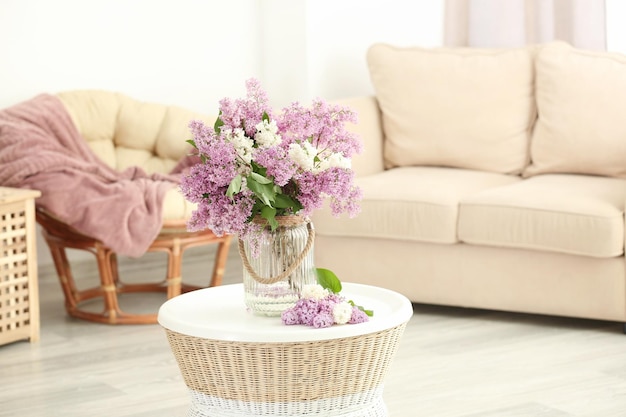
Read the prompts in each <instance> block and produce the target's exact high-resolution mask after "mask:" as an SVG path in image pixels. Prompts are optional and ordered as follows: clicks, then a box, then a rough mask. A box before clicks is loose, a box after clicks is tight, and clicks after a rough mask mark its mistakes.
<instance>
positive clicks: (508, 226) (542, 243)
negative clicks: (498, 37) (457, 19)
mask: <svg viewBox="0 0 626 417" xmlns="http://www.w3.org/2000/svg"><path fill="white" fill-rule="evenodd" d="M367 61H368V65H369V70H370V76H371V80H372V83H373V86H374V89H375V92H376V95H375V97H360V98H352V99H348V100H344V101H343V103H344V104H348V105H351V106H353V108H355V109H356V110H357V111H358V112H359V119H360V122H359V124H358V125H356V126H354V129H355V130H356V131H357V132H358V133H360V134H361V136H362V138H363V140H364V144H365V151H364V153H363V154H362V155H360V156H359V157H358V158H356V159H355V160H354V165H353V166H354V168H355V170H356V171H357V174H358V183H359V185H360V186H361V187H362V189H363V193H364V199H363V201H362V212H361V214H360V215H359V216H358V217H357V218H354V219H347V218H340V219H335V218H333V217H332V216H331V215H330V214H329V212H328V211H326V210H322V211H319V212H318V213H315V215H314V217H313V221H314V224H315V227H316V231H317V238H316V242H315V251H316V265H317V266H318V267H325V268H330V269H332V270H333V271H335V272H336V273H337V274H338V275H339V277H340V278H341V279H342V280H345V281H352V282H360V283H366V284H372V285H378V286H383V287H387V288H391V289H394V290H397V291H399V292H401V293H403V294H405V295H406V296H407V297H409V298H410V299H411V300H412V301H414V302H418V303H429V304H442V305H451V306H463V307H476V308H485V309H495V310H506V311H516V312H528V313H539V314H548V315H558V316H572V317H584V318H591V319H600V320H609V321H621V322H624V321H626V270H625V262H624V261H625V260H624V202H625V200H626V179H625V178H626V57H624V56H621V55H618V54H614V53H599V52H590V51H584V50H578V49H575V48H572V47H570V46H569V45H567V44H565V43H562V42H553V43H548V44H544V45H537V46H532V47H528V48H519V49H500V50H493V49H467V48H466V49H420V48H395V47H392V46H389V45H382V44H377V45H374V46H372V47H371V48H370V50H369V52H368V55H367Z"/></svg>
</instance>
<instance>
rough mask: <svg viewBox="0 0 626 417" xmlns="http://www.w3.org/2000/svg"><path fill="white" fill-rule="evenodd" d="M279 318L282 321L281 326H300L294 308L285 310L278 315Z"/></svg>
mask: <svg viewBox="0 0 626 417" xmlns="http://www.w3.org/2000/svg"><path fill="white" fill-rule="evenodd" d="M280 318H281V320H282V321H283V324H286V325H294V324H302V323H300V317H299V316H298V312H297V311H296V309H295V308H294V307H292V308H288V309H287V310H285V311H283V312H282V313H281V315H280Z"/></svg>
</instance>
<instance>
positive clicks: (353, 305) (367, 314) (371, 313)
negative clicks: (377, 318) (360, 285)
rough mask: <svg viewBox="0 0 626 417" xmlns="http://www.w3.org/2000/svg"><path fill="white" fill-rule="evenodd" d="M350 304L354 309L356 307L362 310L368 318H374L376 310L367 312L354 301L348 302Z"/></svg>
mask: <svg viewBox="0 0 626 417" xmlns="http://www.w3.org/2000/svg"><path fill="white" fill-rule="evenodd" d="M348 304H350V305H351V306H352V307H356V308H358V309H359V310H361V311H362V312H364V313H365V315H366V316H368V317H374V310H366V309H365V308H364V307H363V306H358V305H356V304H355V303H354V301H352V300H348Z"/></svg>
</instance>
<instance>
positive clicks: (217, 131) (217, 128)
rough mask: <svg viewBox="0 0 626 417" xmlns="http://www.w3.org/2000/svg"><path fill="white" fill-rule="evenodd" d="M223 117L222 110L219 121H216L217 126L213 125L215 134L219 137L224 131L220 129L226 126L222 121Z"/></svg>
mask: <svg viewBox="0 0 626 417" xmlns="http://www.w3.org/2000/svg"><path fill="white" fill-rule="evenodd" d="M221 116H222V111H221V110H220V114H219V116H217V119H215V124H214V125H213V129H214V130H215V133H217V134H218V135H219V134H220V132H221V131H222V129H220V128H221V127H222V126H224V121H223V120H222V117H221Z"/></svg>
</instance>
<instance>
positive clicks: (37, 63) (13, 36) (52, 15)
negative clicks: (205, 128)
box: [0, 0, 262, 113]
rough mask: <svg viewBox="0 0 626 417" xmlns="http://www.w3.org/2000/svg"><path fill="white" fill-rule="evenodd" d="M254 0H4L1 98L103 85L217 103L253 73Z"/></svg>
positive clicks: (6, 101)
mask: <svg viewBox="0 0 626 417" xmlns="http://www.w3.org/2000/svg"><path fill="white" fill-rule="evenodd" d="M257 14H258V2H257V1H251V0H229V1H219V2H218V1H198V0H88V1H85V0H54V1H49V0H0V57H1V58H0V60H1V61H0V62H1V64H0V91H1V92H2V93H1V95H0V107H5V106H8V105H10V104H13V103H16V102H18V101H21V100H25V99H28V98H30V97H32V96H34V95H36V94H39V93H41V92H50V93H54V92H56V91H60V90H65V89H79V88H101V89H108V90H115V91H120V92H124V93H127V94H129V95H131V96H134V97H136V98H138V99H142V100H155V101H160V102H164V103H171V104H179V105H183V106H185V107H188V108H190V109H193V110H197V111H202V112H207V113H209V112H213V111H214V109H215V107H216V106H217V101H218V100H219V99H220V98H221V97H222V96H224V95H227V94H232V93H233V92H234V91H239V90H241V91H243V81H242V80H244V79H246V78H248V77H250V76H257V77H258V76H259V75H260V70H261V58H262V52H261V51H260V48H259V46H260V44H259V37H258V33H259V27H260V26H259V25H260V24H261V22H260V21H259V19H257Z"/></svg>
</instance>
